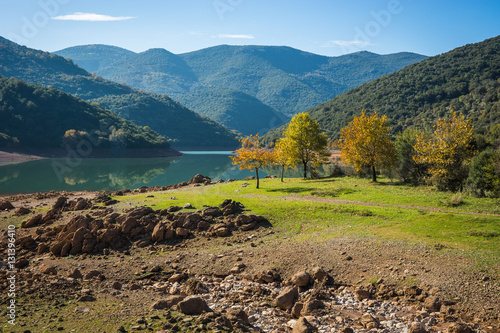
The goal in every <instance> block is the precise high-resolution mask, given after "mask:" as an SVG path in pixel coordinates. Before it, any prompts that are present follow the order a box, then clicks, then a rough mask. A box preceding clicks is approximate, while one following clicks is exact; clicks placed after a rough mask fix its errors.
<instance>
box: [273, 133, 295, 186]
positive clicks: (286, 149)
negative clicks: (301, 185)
mask: <svg viewBox="0 0 500 333" xmlns="http://www.w3.org/2000/svg"><path fill="white" fill-rule="evenodd" d="M292 148H293V147H292V143H291V141H290V140H289V139H288V138H281V139H278V141H276V146H275V147H274V163H275V164H277V165H279V166H280V167H281V182H283V174H284V173H285V169H286V168H288V167H291V166H293V165H295V164H296V163H294V162H293V160H292V159H291V156H292Z"/></svg>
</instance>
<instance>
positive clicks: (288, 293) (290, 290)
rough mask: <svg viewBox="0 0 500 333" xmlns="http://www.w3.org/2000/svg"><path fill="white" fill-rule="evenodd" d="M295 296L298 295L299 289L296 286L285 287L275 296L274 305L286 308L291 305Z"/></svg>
mask: <svg viewBox="0 0 500 333" xmlns="http://www.w3.org/2000/svg"><path fill="white" fill-rule="evenodd" d="M297 297H299V290H298V288H297V287H291V286H290V287H286V288H285V289H283V291H282V292H281V293H280V294H279V295H278V297H276V299H275V302H276V306H277V307H279V308H281V309H283V310H288V309H290V308H291V307H292V305H293V302H294V300H295V299H296V298H297Z"/></svg>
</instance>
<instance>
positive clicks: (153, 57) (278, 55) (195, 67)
mask: <svg viewBox="0 0 500 333" xmlns="http://www.w3.org/2000/svg"><path fill="white" fill-rule="evenodd" d="M108 48H109V49H105V48H104V47H103V46H95V45H88V46H78V47H74V48H69V49H64V50H61V51H58V52H57V54H59V55H62V56H64V57H69V58H71V59H73V60H74V61H76V62H78V63H80V64H83V65H82V66H84V67H85V64H86V63H87V62H89V61H91V62H92V64H93V65H92V67H90V66H89V67H85V68H86V69H88V70H91V69H94V68H96V67H98V68H99V70H97V74H99V75H102V76H103V77H105V78H108V79H110V80H114V81H117V82H125V83H126V84H128V85H130V86H132V87H134V88H138V89H143V90H147V91H151V92H154V93H158V94H167V95H169V96H170V97H172V98H174V99H175V100H178V101H180V102H182V103H185V104H188V106H189V107H191V108H192V109H193V110H195V111H196V112H199V113H201V114H205V115H208V116H209V117H211V118H212V119H215V120H217V121H219V122H221V123H223V124H225V125H227V126H229V127H230V128H232V129H235V130H237V131H239V132H242V133H250V132H252V131H253V130H254V129H255V128H258V129H264V128H269V124H270V123H269V121H268V116H265V117H263V118H262V117H254V118H253V120H252V121H251V122H242V124H243V127H241V126H240V123H238V122H235V121H234V120H233V119H236V118H241V117H242V116H243V115H245V116H244V117H245V118H250V117H251V116H252V115H253V114H262V112H266V113H269V112H268V110H265V109H264V108H263V105H266V106H267V107H268V109H269V108H271V109H274V112H273V113H276V112H279V113H282V114H285V115H286V116H292V115H294V114H295V113H298V112H301V111H304V110H307V109H309V108H311V107H313V106H315V105H318V104H320V103H323V102H325V101H327V100H328V99H330V98H332V97H334V96H336V95H338V94H340V93H342V92H344V91H347V90H348V89H350V88H353V87H356V86H358V85H359V84H362V83H364V82H367V81H370V80H372V79H375V78H377V77H380V76H381V75H384V74H387V73H391V72H393V71H395V70H398V69H400V68H403V67H404V66H406V65H408V64H411V63H414V62H417V61H420V60H422V59H424V58H425V56H422V55H417V54H413V53H397V54H390V55H377V54H373V53H369V52H358V53H355V54H349V55H345V56H341V57H326V56H320V55H316V54H312V53H308V52H303V51H300V50H297V49H293V48H290V47H277V46H229V45H220V46H215V47H210V48H207V49H202V50H198V51H194V52H190V53H184V54H179V55H175V54H172V53H171V52H168V51H166V50H163V49H151V50H148V51H145V52H142V53H136V54H132V55H128V56H126V52H125V51H126V50H124V51H123V52H122V53H121V54H119V55H117V59H116V61H115V62H114V63H109V57H108V55H109V54H115V53H116V52H115V49H116V48H115V47H111V46H109V47H108ZM96 49H97V50H101V52H98V51H96ZM82 60H83V62H82ZM220 89H231V90H232V91H234V93H221V90H220ZM222 91H223V90H222ZM207 96H209V97H210V98H211V99H212V101H209V102H208V103H209V104H210V105H209V106H207V105H206V103H207V100H206V97H207ZM242 99H243V100H248V101H250V103H248V104H247V105H246V106H244V107H243V106H242V105H241V101H242ZM254 99H258V101H259V102H260V103H256V102H257V101H255V100H254ZM273 117H274V116H273ZM278 118H282V116H280V117H278ZM278 125H279V123H276V122H274V126H278Z"/></svg>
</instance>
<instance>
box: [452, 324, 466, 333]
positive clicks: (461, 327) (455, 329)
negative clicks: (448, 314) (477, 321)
mask: <svg viewBox="0 0 500 333" xmlns="http://www.w3.org/2000/svg"><path fill="white" fill-rule="evenodd" d="M447 332H448V333H472V330H471V329H470V328H469V326H467V325H466V324H463V323H453V324H451V325H450V326H448V329H447Z"/></svg>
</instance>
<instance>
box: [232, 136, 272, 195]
mask: <svg viewBox="0 0 500 333" xmlns="http://www.w3.org/2000/svg"><path fill="white" fill-rule="evenodd" d="M240 142H241V148H240V149H238V150H236V155H234V156H231V159H232V160H233V164H235V165H236V164H239V166H240V170H245V169H246V170H254V171H255V177H256V178H257V188H259V169H260V168H262V167H265V166H268V165H271V164H272V163H273V160H274V156H273V152H272V151H271V150H270V149H267V148H265V147H262V145H261V143H260V142H259V135H258V134H257V135H250V136H248V137H246V138H243V139H241V140H240Z"/></svg>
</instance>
